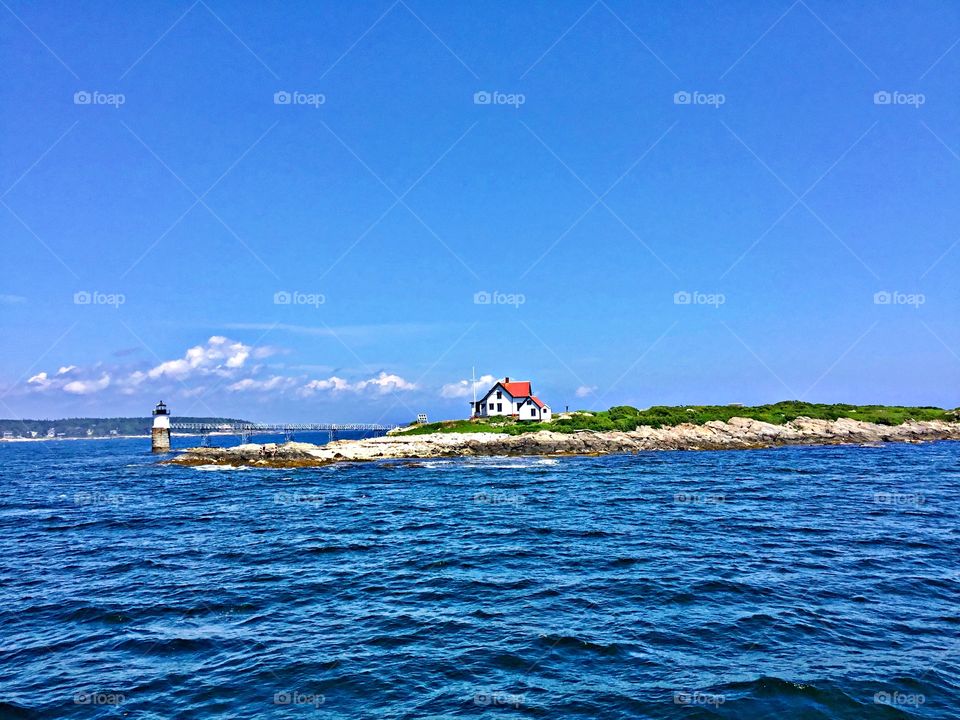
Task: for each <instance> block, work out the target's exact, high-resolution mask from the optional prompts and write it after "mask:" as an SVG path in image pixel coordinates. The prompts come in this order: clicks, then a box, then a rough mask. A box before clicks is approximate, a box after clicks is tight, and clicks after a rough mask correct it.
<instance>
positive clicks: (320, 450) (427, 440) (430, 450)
mask: <svg viewBox="0 0 960 720" xmlns="http://www.w3.org/2000/svg"><path fill="white" fill-rule="evenodd" d="M934 440H960V422H957V421H954V420H907V421H905V422H903V423H900V424H898V425H885V424H879V423H874V422H865V421H862V420H855V419H852V418H837V419H832V420H828V419H819V418H811V417H802V416H801V417H797V418H794V419H792V420H789V421H786V422H784V423H782V424H777V423H771V422H766V421H763V420H757V419H754V418H749V417H736V416H734V417H730V418H729V419H727V420H710V421H706V422H704V423H702V424H694V423H681V424H677V425H672V426H668V427H651V426H648V425H641V426H639V427H637V428H635V429H633V430H612V431H601V430H589V429H586V430H574V431H572V432H556V431H551V430H543V429H539V430H534V431H531V432H520V433H516V434H511V433H509V432H490V431H485V432H432V433H426V434H414V433H407V432H403V431H401V432H399V433H395V434H391V435H387V436H384V437H376V438H366V439H362V440H338V441H336V442H332V443H329V444H326V445H312V444H309V443H298V442H288V443H284V444H268V445H256V444H246V445H239V446H237V447H232V448H210V447H198V448H191V449H189V450H186V451H184V452H183V453H182V454H180V455H178V456H177V457H175V458H173V459H171V460H167V461H166V462H168V463H171V464H175V465H194V466H196V465H230V466H253V467H278V468H289V467H314V466H322V465H329V464H332V463H340V462H364V461H374V460H385V459H425V458H444V457H476V456H494V455H508V456H523V455H538V456H564V455H607V454H614V453H637V452H642V451H649V450H744V449H751V448H768V447H776V446H781V445H841V444H876V443H887V442H905V443H919V442H930V441H934Z"/></svg>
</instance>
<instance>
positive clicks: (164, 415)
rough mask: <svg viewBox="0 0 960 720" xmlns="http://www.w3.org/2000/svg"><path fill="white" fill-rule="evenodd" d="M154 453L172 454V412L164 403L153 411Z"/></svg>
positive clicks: (160, 403) (161, 402) (159, 403)
mask: <svg viewBox="0 0 960 720" xmlns="http://www.w3.org/2000/svg"><path fill="white" fill-rule="evenodd" d="M152 436H153V452H155V453H162V452H170V412H169V411H168V410H167V406H166V405H164V404H163V401H162V400H161V401H160V402H158V403H157V406H156V407H155V408H154V409H153V433H152Z"/></svg>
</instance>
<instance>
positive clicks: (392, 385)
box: [357, 372, 417, 395]
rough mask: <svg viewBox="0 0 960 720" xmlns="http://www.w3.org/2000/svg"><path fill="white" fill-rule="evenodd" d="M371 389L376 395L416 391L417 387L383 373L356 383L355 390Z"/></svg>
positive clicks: (395, 376) (400, 378)
mask: <svg viewBox="0 0 960 720" xmlns="http://www.w3.org/2000/svg"><path fill="white" fill-rule="evenodd" d="M368 387H372V388H373V389H374V390H375V391H376V392H377V393H378V394H381V395H382V394H384V393H388V392H396V391H398V390H416V389H417V386H416V385H414V384H413V383H412V382H407V381H406V380H404V379H403V378H402V377H400V376H399V375H392V374H391V375H388V374H387V373H385V372H382V373H380V374H379V375H378V376H377V377H375V378H370V379H369V380H363V381H361V382H359V383H357V390H365V389H366V388H368Z"/></svg>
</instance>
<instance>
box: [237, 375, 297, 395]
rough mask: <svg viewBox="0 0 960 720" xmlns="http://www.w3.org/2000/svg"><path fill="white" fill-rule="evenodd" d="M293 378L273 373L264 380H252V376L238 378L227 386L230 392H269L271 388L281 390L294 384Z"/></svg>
mask: <svg viewBox="0 0 960 720" xmlns="http://www.w3.org/2000/svg"><path fill="white" fill-rule="evenodd" d="M296 382H297V381H296V379H295V378H290V377H283V376H282V375H274V376H273V377H271V378H268V379H266V380H254V379H253V378H244V379H243V380H238V381H237V382H235V383H233V384H232V385H228V386H227V390H229V391H230V392H269V391H271V390H277V391H282V390H286V389H287V388H289V387H291V386H292V385H295V384H296Z"/></svg>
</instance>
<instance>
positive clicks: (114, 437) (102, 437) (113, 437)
mask: <svg viewBox="0 0 960 720" xmlns="http://www.w3.org/2000/svg"><path fill="white" fill-rule="evenodd" d="M206 434H207V435H217V436H220V435H223V436H230V435H236V433H229V432H211V433H206ZM170 435H171V437H202V436H203V435H204V433H170ZM149 439H150V435H93V436H90V437H83V436H80V435H77V436H74V437H35V438H25V437H15V438H2V437H0V442H13V443H16V442H56V441H60V440H149Z"/></svg>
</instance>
